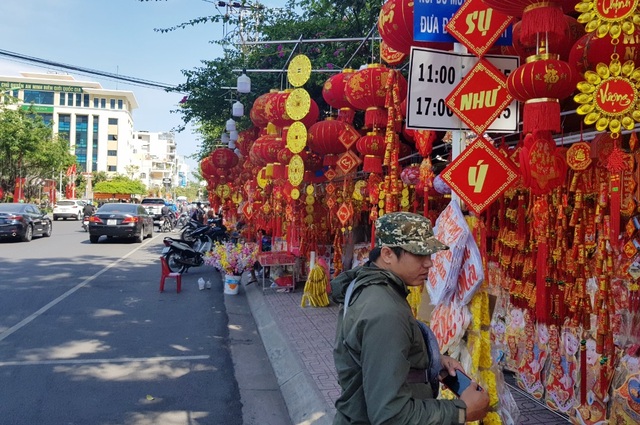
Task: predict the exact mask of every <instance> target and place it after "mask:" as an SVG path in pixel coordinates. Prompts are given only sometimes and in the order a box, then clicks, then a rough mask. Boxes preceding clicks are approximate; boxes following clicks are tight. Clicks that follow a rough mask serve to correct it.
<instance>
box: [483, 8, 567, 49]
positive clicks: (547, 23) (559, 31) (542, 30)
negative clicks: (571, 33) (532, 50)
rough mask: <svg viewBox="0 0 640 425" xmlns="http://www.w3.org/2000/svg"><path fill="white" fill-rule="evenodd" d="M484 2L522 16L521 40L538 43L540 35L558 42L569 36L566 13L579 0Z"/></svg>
mask: <svg viewBox="0 0 640 425" xmlns="http://www.w3.org/2000/svg"><path fill="white" fill-rule="evenodd" d="M483 3H484V4H486V5H487V6H489V7H492V8H493V9H496V10H498V11H500V12H502V13H504V14H506V15H510V16H516V17H522V30H521V33H520V42H521V43H522V44H524V45H526V46H535V45H537V41H538V38H539V37H538V36H539V35H540V34H544V37H545V38H547V39H548V40H550V43H553V42H556V41H557V40H560V39H562V38H563V37H566V36H567V31H568V28H567V22H566V20H565V17H564V15H565V13H570V12H573V10H574V6H575V5H576V3H578V1H577V0H554V1H553V2H550V1H542V0H483Z"/></svg>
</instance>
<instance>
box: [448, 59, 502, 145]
mask: <svg viewBox="0 0 640 425" xmlns="http://www.w3.org/2000/svg"><path fill="white" fill-rule="evenodd" d="M512 100H513V97H512V96H511V94H510V93H509V91H508V90H507V78H506V77H505V76H504V74H503V73H502V72H500V71H499V70H498V69H497V68H496V67H495V66H493V65H491V63H490V62H488V61H487V60H485V59H480V60H479V61H478V63H477V64H476V65H475V66H474V67H473V68H472V69H471V71H469V73H468V74H467V75H466V76H465V77H464V79H463V80H462V81H461V82H460V84H458V85H457V86H456V88H455V89H454V90H453V91H452V92H451V94H449V96H448V97H447V106H448V107H449V109H451V110H452V111H453V112H454V113H455V114H456V115H457V116H458V117H459V118H460V119H461V120H462V121H464V122H465V123H466V124H467V125H468V126H469V128H470V129H471V130H473V131H474V132H475V133H476V134H478V135H481V134H483V133H484V131H485V130H486V129H487V128H488V127H489V126H490V125H491V123H492V122H493V121H495V119H496V118H497V117H498V115H500V114H501V113H502V111H503V110H504V109H505V108H506V107H507V106H509V104H510V103H511V101H512Z"/></svg>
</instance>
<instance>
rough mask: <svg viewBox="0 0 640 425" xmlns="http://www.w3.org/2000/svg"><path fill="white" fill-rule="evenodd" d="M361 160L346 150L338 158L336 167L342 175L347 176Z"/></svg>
mask: <svg viewBox="0 0 640 425" xmlns="http://www.w3.org/2000/svg"><path fill="white" fill-rule="evenodd" d="M360 163H362V160H361V159H360V158H359V157H358V155H356V154H355V152H353V151H351V150H348V151H346V152H344V153H342V154H340V156H339V157H338V162H336V165H337V166H338V168H340V170H342V172H343V173H344V174H349V172H350V171H351V170H353V169H354V168H355V167H357V166H358V165H360Z"/></svg>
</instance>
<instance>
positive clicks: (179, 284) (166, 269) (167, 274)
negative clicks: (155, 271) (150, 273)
mask: <svg viewBox="0 0 640 425" xmlns="http://www.w3.org/2000/svg"><path fill="white" fill-rule="evenodd" d="M160 263H161V264H162V276H161V277H160V292H164V281H165V279H166V278H168V277H169V278H173V279H175V280H176V285H177V287H178V293H180V290H181V289H182V274H181V273H177V272H172V271H171V270H170V269H169V264H168V263H167V259H166V258H164V257H160Z"/></svg>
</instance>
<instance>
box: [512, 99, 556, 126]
mask: <svg viewBox="0 0 640 425" xmlns="http://www.w3.org/2000/svg"><path fill="white" fill-rule="evenodd" d="M561 129H562V126H561V123H560V102H559V101H558V99H552V98H538V99H530V100H527V101H526V102H525V104H524V118H523V121H522V131H523V132H525V133H533V132H534V131H551V132H554V133H560V131H561Z"/></svg>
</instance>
